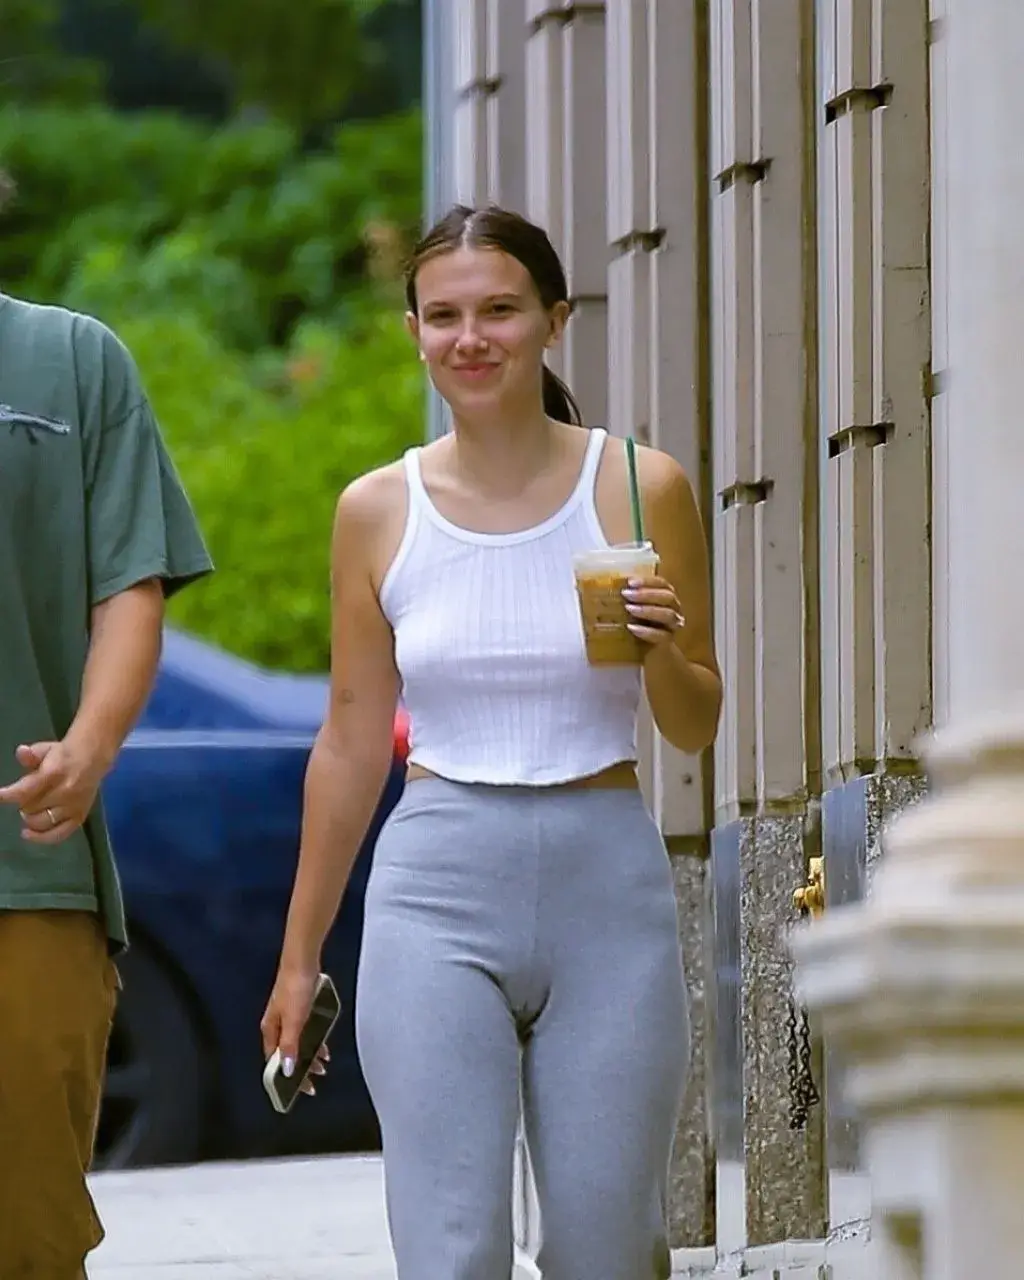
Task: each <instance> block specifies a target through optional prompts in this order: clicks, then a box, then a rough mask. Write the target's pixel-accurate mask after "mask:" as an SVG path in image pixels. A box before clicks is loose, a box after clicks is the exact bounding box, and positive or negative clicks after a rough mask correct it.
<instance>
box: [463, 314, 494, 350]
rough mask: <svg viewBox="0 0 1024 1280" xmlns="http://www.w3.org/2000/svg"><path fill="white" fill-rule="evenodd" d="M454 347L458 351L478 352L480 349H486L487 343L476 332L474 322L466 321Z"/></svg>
mask: <svg viewBox="0 0 1024 1280" xmlns="http://www.w3.org/2000/svg"><path fill="white" fill-rule="evenodd" d="M456 345H457V346H458V348H459V350H460V351H479V350H480V349H481V348H482V347H486V345H487V341H486V339H485V338H484V337H483V335H482V334H480V333H478V332H477V328H476V321H475V320H467V321H466V323H465V324H464V325H463V326H462V331H461V332H460V333H459V337H458V340H457V344H456Z"/></svg>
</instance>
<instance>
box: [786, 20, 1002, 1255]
mask: <svg viewBox="0 0 1024 1280" xmlns="http://www.w3.org/2000/svg"><path fill="white" fill-rule="evenodd" d="M931 17H932V24H931V28H930V34H931V37H932V40H933V42H934V44H935V46H936V51H935V54H934V55H933V69H934V71H935V72H936V73H937V74H936V83H938V84H940V85H941V87H942V95H941V99H939V101H938V105H937V109H939V110H940V111H941V112H942V121H943V125H944V129H943V145H942V148H941V152H940V158H941V163H942V171H943V178H942V181H943V195H942V198H941V199H940V200H939V201H937V202H936V211H937V213H938V214H939V216H941V217H942V219H943V223H942V225H941V227H938V228H937V229H936V235H937V238H940V239H941V242H942V246H943V253H942V262H941V269H940V271H939V272H937V274H936V281H937V283H940V285H941V287H942V291H943V292H942V296H941V297H939V298H938V299H937V300H936V311H937V312H939V313H940V316H941V319H940V321H939V325H940V326H941V338H942V342H941V347H942V349H943V354H944V356H945V357H946V361H947V363H946V365H945V367H944V368H943V369H942V370H936V371H935V373H941V375H942V376H941V383H942V390H941V394H942V396H943V397H944V398H945V400H946V403H945V405H944V408H943V416H944V421H943V430H944V441H943V453H944V465H943V468H942V472H941V475H940V477H939V478H938V483H939V484H940V485H941V487H942V492H941V493H937V494H936V499H937V502H941V504H942V505H943V508H944V512H945V514H944V521H945V537H944V540H943V543H942V544H940V554H941V555H942V563H941V564H940V565H938V566H937V572H938V573H942V574H944V576H945V581H946V595H945V604H944V608H945V612H946V614H947V621H948V644H947V646H946V656H945V662H946V664H947V668H948V670H947V679H948V698H947V702H948V713H949V716H948V724H947V725H946V726H945V727H944V728H943V729H942V730H941V731H940V732H939V734H938V735H937V736H936V737H935V738H934V740H933V741H932V743H931V746H930V748H929V750H928V756H927V758H928V760H929V763H930V766H931V774H932V780H933V782H934V790H933V792H932V794H930V795H929V796H928V797H927V798H925V799H924V800H922V801H921V803H920V804H919V805H918V806H916V807H915V808H914V809H912V810H911V811H909V812H908V813H907V814H905V815H904V816H903V817H902V818H900V819H898V820H897V821H896V823H895V824H894V826H893V827H892V828H891V829H890V831H889V833H888V835H887V837H886V839H885V842H884V844H885V854H884V857H883V858H882V861H881V864H880V867H879V869H878V871H877V873H876V874H875V877H874V882H873V890H872V893H871V894H870V896H869V898H868V899H867V901H866V902H865V903H864V904H863V905H859V906H848V907H842V908H837V909H835V910H834V911H832V912H831V913H829V914H827V915H826V917H825V919H824V921H823V922H821V923H818V924H815V925H813V926H811V927H810V928H809V929H808V930H807V931H806V932H805V933H802V934H800V935H798V936H797V937H796V938H795V940H794V947H795V950H796V954H797V960H798V972H799V975H800V982H801V987H802V990H803V991H804V992H805V994H806V996H807V999H808V1001H809V1003H810V1004H811V1005H812V1007H813V1008H814V1009H815V1010H816V1011H817V1013H818V1015H819V1016H820V1017H821V1019H822V1021H823V1024H824V1027H825V1031H826V1034H828V1035H829V1036H830V1038H831V1041H832V1043H833V1045H834V1046H835V1048H836V1051H837V1053H838V1054H839V1055H840V1056H841V1058H842V1059H843V1061H844V1062H845V1065H846V1068H847V1078H848V1085H849V1093H850V1096H851V1098H852V1100H853V1102H854V1103H855V1104H856V1105H857V1106H858V1108H859V1110H860V1112H861V1115H862V1117H863V1123H864V1129H865V1134H864V1153H865V1158H866V1161H867V1164H868V1167H869V1170H870V1173H871V1178H872V1194H873V1202H874V1235H875V1241H876V1244H875V1247H876V1250H877V1256H876V1259H875V1265H874V1274H875V1275H876V1276H877V1277H878V1280H908V1278H909V1280H975V1278H976V1277H978V1276H980V1275H982V1274H984V1276H985V1277H986V1280H1016V1277H1017V1276H1018V1275H1019V1272H1020V1258H1021V1257H1022V1256H1024V1216H1022V1215H1021V1213H1020V1206H1019V1200H1020V1185H1021V1181H1022V1178H1024V964H1022V962H1021V957H1022V956H1024V664H1022V662H1021V646H1020V636H1021V633H1022V629H1024V595H1022V592H1021V586H1022V570H1021V565H1020V558H1021V547H1022V546H1024V507H1022V506H1021V504H1020V501H1019V486H1020V479H1021V476H1024V430H1022V428H1021V421H1020V370H1021V356H1020V334H1021V333H1022V332H1024V288H1022V283H1024V245H1022V241H1021V236H1020V211H1021V209H1022V208H1024V158H1022V156H1021V151H1020V147H1019V138H1018V132H1017V123H1016V121H1017V111H1016V107H1017V101H1018V97H1019V90H1018V85H1019V78H1020V71H1019V53H1020V50H1021V48H1024V7H1022V6H1020V5H1019V4H1018V3H1017V0H946V4H945V5H943V6H941V7H940V6H938V5H936V6H935V7H934V8H933V10H932V15H931ZM896 70H897V71H898V68H896ZM895 103H896V99H895V97H894V98H893V100H892V105H893V106H895ZM889 109H891V107H890V108H889Z"/></svg>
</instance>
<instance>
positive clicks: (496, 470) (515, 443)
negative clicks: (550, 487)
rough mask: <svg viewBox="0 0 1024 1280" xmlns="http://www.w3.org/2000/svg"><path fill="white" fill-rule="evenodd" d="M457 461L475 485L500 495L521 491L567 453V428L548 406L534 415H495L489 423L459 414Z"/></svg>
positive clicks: (459, 472) (454, 452)
mask: <svg viewBox="0 0 1024 1280" xmlns="http://www.w3.org/2000/svg"><path fill="white" fill-rule="evenodd" d="M454 428H455V429H454V432H453V435H454V440H453V444H452V454H451V458H452V465H453V468H454V470H455V472H456V474H457V475H458V476H459V477H460V478H461V479H463V480H465V481H467V482H468V483H469V484H470V485H472V487H473V488H475V489H479V490H482V491H485V492H491V493H494V494H495V495H499V494H502V493H513V494H514V493H519V492H521V491H522V489H523V488H524V487H525V486H526V484H527V483H528V482H529V481H531V480H533V479H535V478H536V477H537V476H538V475H540V474H541V473H542V472H544V471H548V470H550V469H551V468H552V467H554V466H556V465H557V464H558V462H559V460H560V459H561V458H562V456H563V454H564V452H565V439H564V434H563V432H562V431H561V430H560V429H559V427H558V426H557V424H555V423H553V422H552V421H551V420H550V419H549V418H548V417H547V416H546V415H545V413H544V411H543V408H539V409H538V410H537V412H535V413H532V414H530V415H528V416H523V415H516V416H514V417H513V416H512V415H508V416H505V415H493V416H491V417H489V418H488V419H487V421H486V422H482V421H473V420H466V419H462V418H458V417H457V418H456V419H455V422H454Z"/></svg>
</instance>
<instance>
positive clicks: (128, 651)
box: [64, 578, 164, 774]
mask: <svg viewBox="0 0 1024 1280" xmlns="http://www.w3.org/2000/svg"><path fill="white" fill-rule="evenodd" d="M163 621H164V592H163V587H162V586H161V584H160V583H159V582H157V581H156V580H154V579H152V578H151V579H149V580H148V581H146V582H140V583H139V584H138V585H137V586H134V587H130V588H129V589H128V590H127V591H121V592H119V593H118V594H117V595H115V596H111V597H110V598H109V599H108V600H103V601H102V602H101V603H100V604H97V605H94V606H93V610H92V627H91V635H90V639H89V653H88V657H87V658H86V661H85V673H84V675H83V677H82V697H81V699H80V701H79V705H78V712H77V714H76V715H75V718H74V720H73V721H72V723H71V727H70V729H69V730H68V732H67V735H66V736H65V738H64V742H65V744H66V745H68V746H69V747H72V748H73V749H74V750H75V751H77V752H80V753H81V754H82V755H93V756H95V758H96V760H97V762H98V763H100V764H101V765H102V766H103V772H104V774H106V773H107V772H108V771H109V769H110V768H111V766H112V765H113V763H114V761H115V759H116V758H117V754H118V752H119V751H120V750H121V747H122V745H123V743H124V740H125V738H127V736H128V734H129V733H130V732H131V730H132V727H133V726H134V724H135V721H136V720H137V719H138V718H139V716H140V715H141V713H142V708H143V707H144V706H145V704H146V699H147V698H148V697H149V694H150V690H151V689H152V687H153V681H154V679H155V678H156V667H157V663H158V662H159V660H160V641H161V636H162V633H163Z"/></svg>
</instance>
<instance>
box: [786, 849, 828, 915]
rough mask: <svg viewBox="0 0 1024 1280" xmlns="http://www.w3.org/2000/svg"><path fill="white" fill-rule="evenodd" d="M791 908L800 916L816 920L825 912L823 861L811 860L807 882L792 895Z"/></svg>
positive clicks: (819, 859)
mask: <svg viewBox="0 0 1024 1280" xmlns="http://www.w3.org/2000/svg"><path fill="white" fill-rule="evenodd" d="M793 906H794V907H796V909H797V911H799V912H800V914H801V915H802V916H813V917H815V918H817V917H818V916H820V915H823V914H824V911H825V859H824V858H812V859H811V860H810V863H809V864H808V880H807V883H806V884H805V885H802V886H801V887H800V888H799V889H797V890H796V892H795V893H794V894H793Z"/></svg>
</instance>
